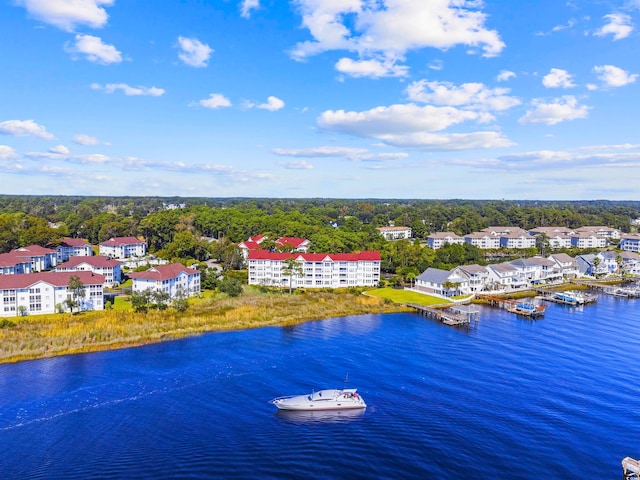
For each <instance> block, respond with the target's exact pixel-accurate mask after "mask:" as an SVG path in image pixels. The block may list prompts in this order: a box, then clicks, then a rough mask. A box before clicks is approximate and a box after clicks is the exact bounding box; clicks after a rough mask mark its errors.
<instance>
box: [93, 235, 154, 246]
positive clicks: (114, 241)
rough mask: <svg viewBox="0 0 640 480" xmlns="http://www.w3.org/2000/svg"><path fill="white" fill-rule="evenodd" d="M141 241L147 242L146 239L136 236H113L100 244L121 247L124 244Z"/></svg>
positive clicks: (139, 242) (133, 243)
mask: <svg viewBox="0 0 640 480" xmlns="http://www.w3.org/2000/svg"><path fill="white" fill-rule="evenodd" d="M141 243H145V241H144V240H140V239H139V238H136V237H113V238H110V239H109V240H107V241H106V242H102V243H101V244H100V245H103V246H105V247H120V246H122V245H140V244H141Z"/></svg>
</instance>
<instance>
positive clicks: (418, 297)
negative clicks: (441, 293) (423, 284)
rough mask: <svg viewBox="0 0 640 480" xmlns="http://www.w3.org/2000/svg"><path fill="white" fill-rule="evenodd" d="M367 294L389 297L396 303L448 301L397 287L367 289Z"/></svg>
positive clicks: (439, 302)
mask: <svg viewBox="0 0 640 480" xmlns="http://www.w3.org/2000/svg"><path fill="white" fill-rule="evenodd" d="M367 295H372V296H374V297H379V298H385V299H387V298H388V299H389V300H391V301H393V302H396V303H403V304H404V303H415V304H417V305H438V304H440V305H442V304H446V303H451V302H447V301H446V300H443V299H442V298H438V297H432V296H431V295H425V294H423V293H416V292H411V291H409V290H399V289H396V288H388V287H387V288H378V289H376V290H367Z"/></svg>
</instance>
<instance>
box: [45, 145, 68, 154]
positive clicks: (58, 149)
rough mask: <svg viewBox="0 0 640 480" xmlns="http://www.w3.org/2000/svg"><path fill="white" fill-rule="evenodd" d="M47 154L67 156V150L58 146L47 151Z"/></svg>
mask: <svg viewBox="0 0 640 480" xmlns="http://www.w3.org/2000/svg"><path fill="white" fill-rule="evenodd" d="M49 152H50V153H53V154H57V155H68V154H69V149H68V148H67V147H65V146H64V145H58V146H56V147H51V148H50V149H49Z"/></svg>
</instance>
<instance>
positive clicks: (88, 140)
mask: <svg viewBox="0 0 640 480" xmlns="http://www.w3.org/2000/svg"><path fill="white" fill-rule="evenodd" d="M73 141H74V143H77V144H78V145H98V144H99V143H100V140H98V139H97V138H96V137H91V136H89V135H85V134H83V133H80V134H78V135H76V136H75V137H73Z"/></svg>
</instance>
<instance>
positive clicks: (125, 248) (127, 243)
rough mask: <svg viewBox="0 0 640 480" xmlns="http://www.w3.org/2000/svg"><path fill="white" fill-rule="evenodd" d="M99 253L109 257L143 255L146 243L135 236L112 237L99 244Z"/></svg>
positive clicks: (145, 251)
mask: <svg viewBox="0 0 640 480" xmlns="http://www.w3.org/2000/svg"><path fill="white" fill-rule="evenodd" d="M99 251H100V255H102V256H104V257H111V258H120V259H123V258H131V257H144V256H145V255H146V254H147V244H146V243H145V241H144V240H140V239H139V238H136V237H113V238H110V239H109V240H107V241H106V242H102V243H101V244H100V245H99Z"/></svg>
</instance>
